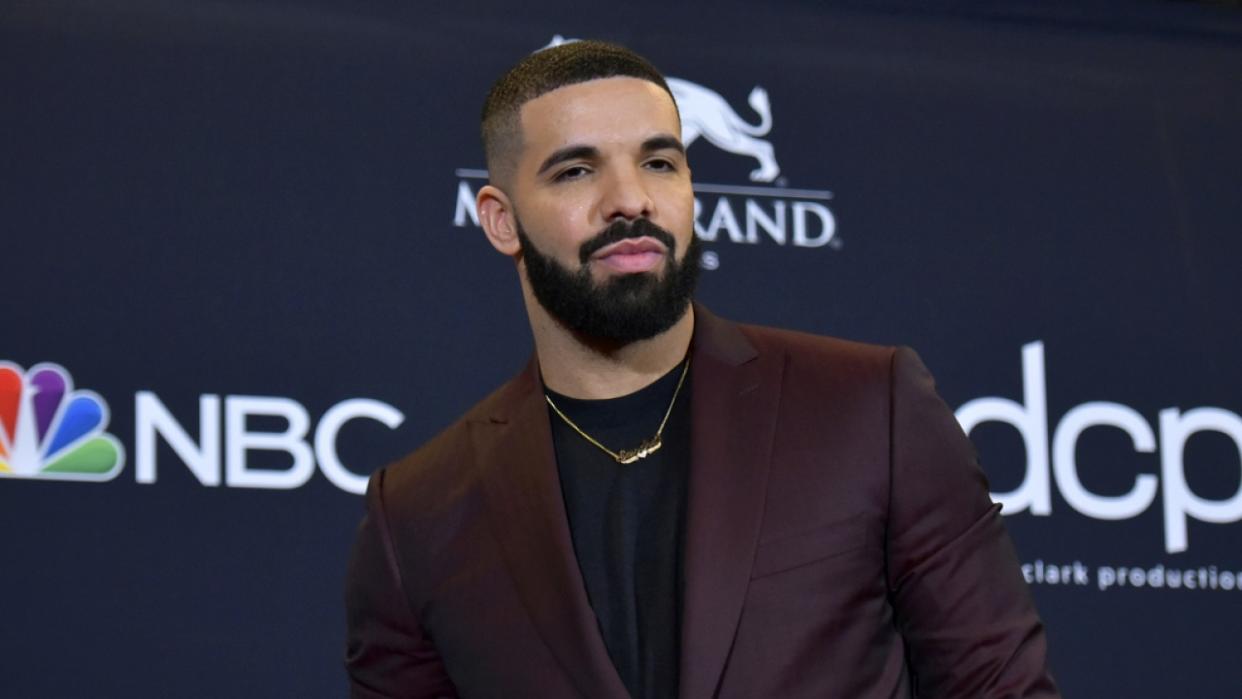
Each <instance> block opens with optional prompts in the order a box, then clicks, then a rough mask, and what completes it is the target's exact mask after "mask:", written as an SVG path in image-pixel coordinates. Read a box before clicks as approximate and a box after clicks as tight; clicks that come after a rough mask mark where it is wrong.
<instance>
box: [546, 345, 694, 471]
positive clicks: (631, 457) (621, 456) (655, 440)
mask: <svg viewBox="0 0 1242 699" xmlns="http://www.w3.org/2000/svg"><path fill="white" fill-rule="evenodd" d="M689 371H690V358H689V357H686V364H685V366H683V367H682V368H681V378H679V379H677V388H676V389H674V390H673V399H672V400H671V401H669V402H668V410H665V411H664V419H663V420H661V421H660V428H659V429H657V430H656V433H655V435H654V436H653V437H651V439H647V440H644V441H643V443H642V444H639V445H638V447H637V448H635V449H622V450H621V451H613V450H611V449H609V448H608V447H606V446H604V445H603V444H600V443H599V440H597V439H595V438H594V437H592V436H591V435H589V434H587V433H586V432H583V431H582V428H581V427H579V426H577V425H575V424H574V421H573V420H570V419H569V417H568V416H567V415H565V413H562V412H561V409H560V408H558V407H556V403H553V402H552V396H549V395H548V394H546V393H545V394H543V397H544V398H546V399H547V401H548V405H550V406H552V410H553V411H554V412H555V413H556V414H557V415H559V416H560V417H561V419H562V420H564V421H565V424H566V425H569V426H570V427H571V428H573V431H574V432H577V433H578V434H579V435H581V436H582V438H583V439H585V440H586V441H588V442H590V443H591V444H594V445H595V446H597V447H599V448H600V449H602V450H603V451H604V453H605V454H607V455H609V456H611V457H612V458H613V459H616V461H617V463H619V464H632V463H634V462H635V461H638V460H639V459H645V458H646V457H647V456H648V455H650V454H654V453H656V452H657V451H659V450H660V447H662V446H664V441H663V440H662V439H661V438H660V435H661V434H663V433H664V425H666V424H667V423H668V416H669V415H672V414H673V406H674V405H676V404H677V396H678V395H679V394H680V393H681V385H682V384H683V383H685V381H686V374H687V373H688V372H689Z"/></svg>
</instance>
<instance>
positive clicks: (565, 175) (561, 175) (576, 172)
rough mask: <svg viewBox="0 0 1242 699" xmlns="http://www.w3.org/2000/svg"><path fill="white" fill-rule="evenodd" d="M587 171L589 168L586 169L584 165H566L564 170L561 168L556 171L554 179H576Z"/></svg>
mask: <svg viewBox="0 0 1242 699" xmlns="http://www.w3.org/2000/svg"><path fill="white" fill-rule="evenodd" d="M587 172H589V170H587V169H586V168H585V167H584V166H582V165H575V166H573V167H567V168H565V169H564V170H561V171H560V172H558V173H557V174H556V177H555V179H556V180H557V181H558V182H559V181H562V180H576V179H578V178H579V177H582V176H583V175H585V174H587Z"/></svg>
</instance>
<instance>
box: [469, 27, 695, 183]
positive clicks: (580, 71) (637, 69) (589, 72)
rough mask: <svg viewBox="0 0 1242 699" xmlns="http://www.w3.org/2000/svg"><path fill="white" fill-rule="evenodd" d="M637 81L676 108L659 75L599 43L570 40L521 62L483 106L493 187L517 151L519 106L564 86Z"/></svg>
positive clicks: (504, 178) (507, 173)
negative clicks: (658, 90) (649, 84)
mask: <svg viewBox="0 0 1242 699" xmlns="http://www.w3.org/2000/svg"><path fill="white" fill-rule="evenodd" d="M614 77H627V78H639V79H641V80H647V81H649V82H652V83H655V84H656V85H659V86H660V87H661V88H662V89H663V90H664V91H665V92H667V93H668V96H669V99H672V100H673V106H674V108H676V105H677V100H676V99H675V98H674V97H673V92H672V90H670V89H669V88H668V83H666V82H665V81H664V76H663V75H661V74H660V71H659V70H657V69H656V67H655V66H653V65H651V63H650V62H649V61H648V60H647V59H645V58H643V57H642V56H639V55H638V54H636V53H634V52H633V51H631V50H629V49H627V48H625V47H624V46H619V45H617V44H610V43H607V42H604V41H571V42H568V43H564V44H561V45H559V46H553V47H549V48H546V49H541V50H539V51H536V52H535V53H532V54H530V55H529V56H527V57H526V58H524V59H522V60H521V62H519V63H518V64H517V65H515V66H513V67H512V68H510V69H509V71H508V72H506V73H505V74H504V75H502V76H500V79H499V80H497V81H496V84H495V85H493V86H492V89H491V91H490V92H488V93H487V99H486V100H485V101H484V102H483V128H482V131H483V155H484V157H485V158H486V159H487V169H488V172H489V173H490V179H491V181H492V183H493V184H496V185H498V186H502V187H503V186H504V185H503V184H502V183H507V182H509V179H510V177H512V175H513V172H514V170H515V169H516V167H517V161H518V155H519V154H520V153H521V151H522V125H521V120H520V118H519V117H520V112H521V110H522V105H524V104H526V103H527V102H529V101H531V100H533V99H535V98H536V97H539V96H541V95H544V94H546V93H549V92H551V91H553V90H555V89H557V88H561V87H565V86H567V85H575V84H577V83H584V82H587V81H589V80H598V79H600V78H614Z"/></svg>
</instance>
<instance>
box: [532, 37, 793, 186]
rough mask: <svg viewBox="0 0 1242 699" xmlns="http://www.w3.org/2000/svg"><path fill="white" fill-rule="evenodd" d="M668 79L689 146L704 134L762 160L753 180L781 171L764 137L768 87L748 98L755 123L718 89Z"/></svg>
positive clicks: (768, 121)
mask: <svg viewBox="0 0 1242 699" xmlns="http://www.w3.org/2000/svg"><path fill="white" fill-rule="evenodd" d="M574 41H578V39H566V38H564V37H562V36H561V35H560V34H557V35H556V36H554V37H552V41H551V42H549V43H548V45H547V46H544V47H543V48H542V49H539V50H540V51H542V50H543V49H549V48H552V47H553V46H560V45H561V44H568V43H571V42H574ZM665 81H666V82H667V83H668V87H669V89H670V90H672V91H673V99H675V100H677V110H678V111H679V112H681V139H682V142H683V143H684V144H685V146H686V147H687V148H689V147H690V144H692V143H694V142H695V141H696V140H698V138H699V137H700V136H702V137H703V138H705V139H707V142H708V143H710V144H712V145H713V146H716V147H717V148H719V149H721V150H724V151H728V152H730V153H735V154H737V155H741V156H749V157H751V158H754V159H755V160H757V161H759V167H758V168H756V169H754V170H752V171H751V173H750V179H751V181H752V182H771V181H773V180H775V179H776V177H777V175H780V174H781V167H780V165H778V164H777V163H776V152H775V151H774V150H773V149H772V144H771V143H770V142H769V141H765V140H763V139H762V138H760V136H766V135H768V132H769V131H771V130H772V107H771V105H769V103H768V92H767V90H764V89H763V88H762V87H760V86H758V85H756V86H755V89H753V90H751V91H750V96H749V97H747V100H746V101H747V103H748V104H750V108H751V109H753V110H755V113H757V114H758V115H759V123H758V124H752V123H750V122H748V121H746V119H744V118H742V116H741V115H740V114H738V113H737V111H736V110H734V109H733V107H731V106H730V105H729V103H728V101H726V100H725V98H724V97H721V96H720V93H718V92H716V91H715V90H712V89H709V88H706V87H703V86H702V85H699V84H698V83H692V82H690V81H689V80H682V79H681V78H672V77H669V78H665Z"/></svg>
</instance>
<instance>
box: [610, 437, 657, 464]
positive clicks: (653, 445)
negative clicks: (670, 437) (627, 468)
mask: <svg viewBox="0 0 1242 699" xmlns="http://www.w3.org/2000/svg"><path fill="white" fill-rule="evenodd" d="M662 446H664V441H663V440H662V439H660V435H658V434H657V435H656V436H654V437H652V438H651V439H648V440H647V441H645V442H643V443H642V444H639V445H638V448H636V449H622V450H621V451H619V452H617V463H622V464H632V463H634V462H635V461H638V460H639V459H645V458H647V455H648V454H654V453H656V452H657V451H659V450H660V447H662Z"/></svg>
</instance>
